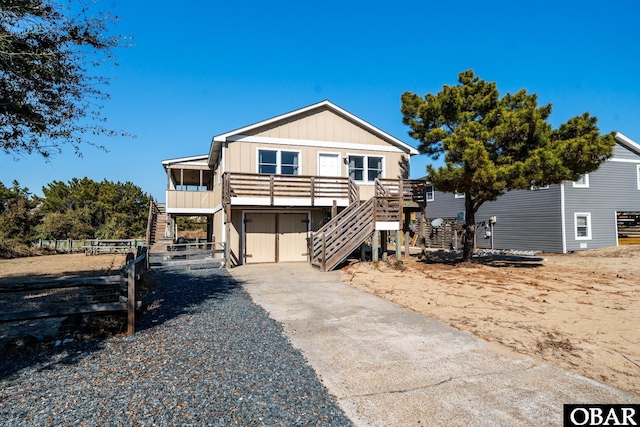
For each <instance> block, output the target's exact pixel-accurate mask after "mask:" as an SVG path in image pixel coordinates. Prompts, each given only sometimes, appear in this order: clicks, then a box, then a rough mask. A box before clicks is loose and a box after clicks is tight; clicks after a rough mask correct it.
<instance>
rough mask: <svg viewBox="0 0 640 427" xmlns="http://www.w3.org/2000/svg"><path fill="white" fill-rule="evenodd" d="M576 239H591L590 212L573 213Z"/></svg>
mask: <svg viewBox="0 0 640 427" xmlns="http://www.w3.org/2000/svg"><path fill="white" fill-rule="evenodd" d="M574 219H575V225H576V240H591V214H590V213H577V212H576V213H575V214H574Z"/></svg>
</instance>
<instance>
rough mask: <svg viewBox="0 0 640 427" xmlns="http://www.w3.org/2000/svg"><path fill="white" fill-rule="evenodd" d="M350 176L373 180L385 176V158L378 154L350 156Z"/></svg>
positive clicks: (360, 179) (354, 178)
mask: <svg viewBox="0 0 640 427" xmlns="http://www.w3.org/2000/svg"><path fill="white" fill-rule="evenodd" d="M348 161H349V178H351V179H353V180H355V181H364V182H373V181H375V179H376V178H382V177H383V165H382V163H383V158H382V157H378V156H349V159H348Z"/></svg>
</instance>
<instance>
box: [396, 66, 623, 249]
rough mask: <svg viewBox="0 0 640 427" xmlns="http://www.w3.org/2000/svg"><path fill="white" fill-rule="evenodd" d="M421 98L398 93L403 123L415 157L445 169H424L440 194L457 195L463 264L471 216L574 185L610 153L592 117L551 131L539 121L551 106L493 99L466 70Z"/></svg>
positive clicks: (528, 99) (513, 97) (519, 96)
mask: <svg viewBox="0 0 640 427" xmlns="http://www.w3.org/2000/svg"><path fill="white" fill-rule="evenodd" d="M458 82H459V85H456V86H448V85H445V86H444V87H443V88H442V90H441V91H440V92H439V93H437V94H435V95H432V94H427V95H425V97H424V99H423V98H421V97H419V96H418V95H416V94H414V93H410V92H405V93H404V94H403V95H402V114H403V119H402V121H403V123H404V124H406V125H408V126H409V127H410V128H411V131H410V132H409V135H410V136H411V137H412V138H415V139H417V140H418V141H420V146H419V147H418V151H420V152H421V153H423V154H428V155H430V156H432V158H434V159H437V158H439V156H441V155H444V160H445V165H444V166H443V167H440V168H438V169H436V168H434V167H432V166H431V165H429V166H427V174H428V177H429V180H430V181H431V183H432V184H433V185H434V186H435V187H436V188H437V189H439V190H441V191H447V192H456V193H464V194H465V211H466V221H467V224H466V225H465V228H466V234H465V244H464V259H466V260H470V259H471V255H472V251H473V242H474V238H475V237H474V234H475V213H476V212H477V211H478V209H479V208H480V206H482V204H483V203H485V202H487V201H493V200H496V199H497V198H498V196H500V195H501V194H504V193H505V192H506V191H509V190H517V189H528V188H530V187H531V186H532V185H536V186H542V185H548V184H558V183H560V182H562V181H564V180H576V179H577V178H578V177H579V176H580V175H582V174H585V173H588V172H592V171H594V170H596V169H597V168H598V167H599V165H600V164H601V163H602V162H603V161H604V160H606V159H607V158H609V157H610V156H611V155H612V153H613V146H614V134H613V133H610V134H606V135H600V132H599V129H598V127H597V126H596V123H597V119H596V118H595V117H592V116H590V115H589V113H584V114H583V115H581V116H577V117H574V118H572V119H571V120H569V121H568V122H567V123H565V124H563V125H561V126H560V127H559V128H558V129H552V127H551V125H550V124H549V123H548V122H547V119H548V118H549V116H550V114H551V104H548V105H543V106H538V99H537V96H536V95H535V94H528V93H527V92H526V90H524V89H522V90H520V91H518V92H517V93H515V94H506V95H505V96H504V97H502V98H500V95H499V93H498V90H497V87H496V84H495V83H490V82H485V81H484V80H481V79H480V78H478V77H476V76H475V75H474V72H473V71H472V70H468V71H464V72H462V73H460V74H459V76H458Z"/></svg>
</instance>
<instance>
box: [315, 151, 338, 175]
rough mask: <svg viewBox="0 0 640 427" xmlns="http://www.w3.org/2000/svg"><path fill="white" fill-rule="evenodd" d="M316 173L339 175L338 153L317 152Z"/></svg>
mask: <svg viewBox="0 0 640 427" xmlns="http://www.w3.org/2000/svg"><path fill="white" fill-rule="evenodd" d="M318 175H320V176H340V154H337V153H320V154H318Z"/></svg>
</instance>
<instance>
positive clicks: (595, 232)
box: [426, 133, 640, 253]
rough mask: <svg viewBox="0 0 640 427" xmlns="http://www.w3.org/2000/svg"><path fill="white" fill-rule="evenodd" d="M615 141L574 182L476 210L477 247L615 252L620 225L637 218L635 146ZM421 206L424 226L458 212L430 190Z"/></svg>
mask: <svg viewBox="0 0 640 427" xmlns="http://www.w3.org/2000/svg"><path fill="white" fill-rule="evenodd" d="M615 140H616V144H615V148H614V153H613V156H612V158H610V159H609V160H607V161H605V162H604V163H603V164H602V165H601V166H600V167H599V168H598V170H596V171H595V172H593V173H590V174H587V175H584V176H583V177H581V178H580V179H579V180H578V181H576V182H571V181H569V182H563V183H562V184H557V185H550V186H548V187H545V188H532V189H530V190H516V191H509V192H507V193H505V194H504V195H502V196H500V197H499V198H498V200H496V201H494V202H487V203H485V204H484V205H482V206H481V207H480V209H479V210H478V212H477V213H476V222H477V225H478V228H477V232H476V245H477V247H479V248H490V247H491V242H492V240H493V248H494V249H515V250H539V251H545V252H555V253H567V252H571V251H577V250H584V249H595V248H602V247H608V246H617V245H618V234H619V227H620V224H622V221H625V220H626V221H631V222H634V223H637V222H638V219H639V218H640V145H638V144H637V143H635V142H634V141H632V140H630V139H629V138H627V137H626V136H624V135H622V134H620V133H618V134H616V136H615ZM427 203H428V208H427V214H426V216H427V220H428V221H430V220H434V219H437V218H445V219H447V218H456V217H457V216H458V212H460V211H464V196H463V195H459V194H452V193H443V192H439V191H437V189H434V188H433V187H432V186H428V187H427ZM492 216H495V217H496V218H495V219H496V223H495V224H494V225H493V232H492V233H491V231H490V217H492ZM621 218H625V219H624V220H621ZM491 237H493V239H492V238H491Z"/></svg>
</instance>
